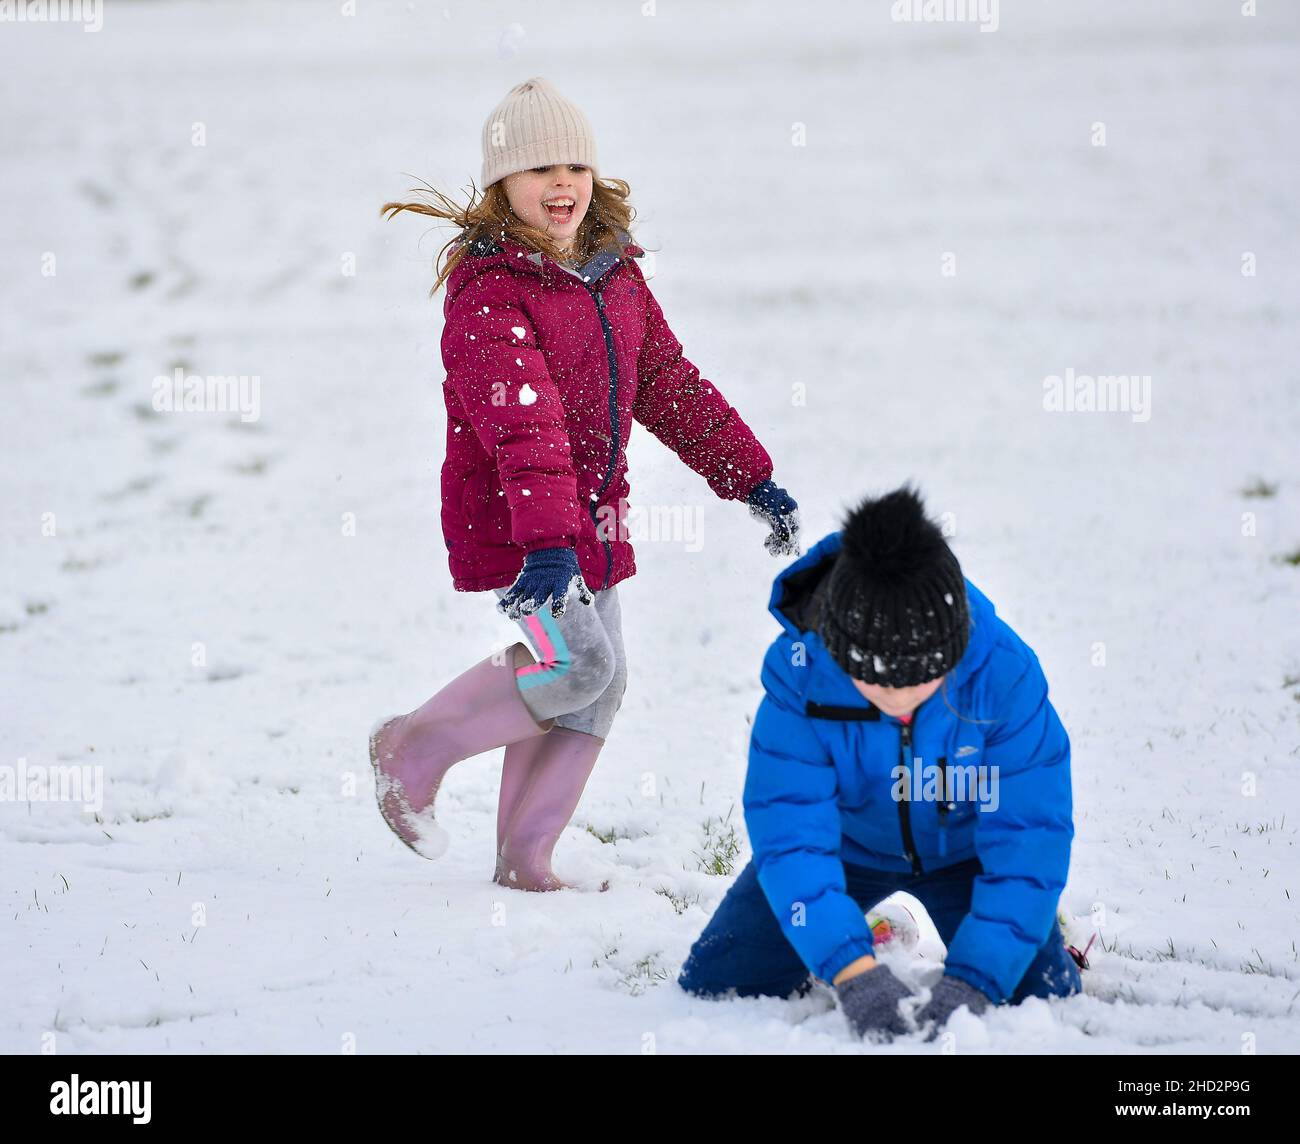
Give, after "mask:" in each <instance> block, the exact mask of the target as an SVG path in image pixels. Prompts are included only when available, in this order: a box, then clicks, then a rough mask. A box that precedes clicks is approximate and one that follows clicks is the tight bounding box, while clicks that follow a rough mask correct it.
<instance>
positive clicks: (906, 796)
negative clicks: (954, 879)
mask: <svg viewBox="0 0 1300 1144" xmlns="http://www.w3.org/2000/svg"><path fill="white" fill-rule="evenodd" d="M900 730H901V732H902V733H901V734H900V735H899V737H898V761H899V764H900V765H901V766H902V768H903V773H904V776H905V782H906V786H904V788H903V797H902V798H900V799H899V800H898V825H899V828H900V830H901V831H902V834H903V855H904V856H905V857H906V858H907V859H908V861H910V862H911V863H912V873H913V874H921V873H924V871H923V870H922V869H921V858H920V856H919V855H918V854H917V852H916V842H915V841H914V840H913V838H912V808H911V806H910V804H909V800H910V798H911V794H912V725H911V724H910V723H904V724H902V726H901V728H900Z"/></svg>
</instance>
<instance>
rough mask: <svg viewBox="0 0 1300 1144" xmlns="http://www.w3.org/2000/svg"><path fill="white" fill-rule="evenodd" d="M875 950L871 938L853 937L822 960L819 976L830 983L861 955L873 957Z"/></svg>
mask: <svg viewBox="0 0 1300 1144" xmlns="http://www.w3.org/2000/svg"><path fill="white" fill-rule="evenodd" d="M875 952H876V947H875V946H874V945H872V944H871V939H870V938H858V937H855V938H851V939H850V940H848V941H846V942H845V943H844V944H843V945H841V946H840V947H839V948H838V949H837V950H836V951H835V952H834V953H832V954H831V955H830V957H828V958H827V959H826V960H825V961H823V962H822V965H821V969H820V970H818V972H817V976H818V977H820V978H821V979H822V980H823V981H824V982H826V984H827V985H829V984H831V982H833V981H834V980H835V975H836V974H837V973H838V972H839V971H840V970H841V969H843V968H844V967H845V966H846V965H849V964H851V963H852V962H855V961H857V960H858V958H859V957H873V956H875Z"/></svg>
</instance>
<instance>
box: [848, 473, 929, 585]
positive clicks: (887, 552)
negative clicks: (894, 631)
mask: <svg viewBox="0 0 1300 1144" xmlns="http://www.w3.org/2000/svg"><path fill="white" fill-rule="evenodd" d="M947 547H948V544H947V541H946V540H944V537H943V533H942V532H941V531H940V529H939V526H938V525H937V524H935V523H934V522H933V521H931V520H930V519H929V518H928V517H926V515H925V505H924V504H923V503H922V502H921V496H920V494H919V493H918V492H917V491H916V490H915V489H913V488H912V487H910V486H909V485H904V486H903V487H902V488H901V489H895V490H894V491H893V492H892V493H887V494H885V495H884V496H882V497H878V498H877V499H875V500H866V501H863V502H862V503H861V504H860V505H858V507H857V508H855V509H854V510H853V511H852V512H850V513H849V515H848V517H847V518H846V519H845V521H844V539H843V549H842V550H843V554H844V556H845V557H846V558H847V559H848V560H849V561H850V562H851V563H852V564H853V565H854V570H855V572H856V573H857V574H858V575H859V576H860V577H862V578H863V579H865V580H867V581H870V582H873V583H875V584H877V585H880V586H885V585H897V584H902V583H905V582H906V581H908V580H909V579H910V578H912V577H913V576H916V575H917V574H918V573H921V572H924V571H925V570H926V569H929V568H931V567H933V566H934V565H935V564H937V563H939V562H940V561H941V560H942V559H943V558H944V556H945V553H946V550H947Z"/></svg>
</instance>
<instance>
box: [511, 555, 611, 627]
mask: <svg viewBox="0 0 1300 1144" xmlns="http://www.w3.org/2000/svg"><path fill="white" fill-rule="evenodd" d="M574 589H577V592H578V599H579V600H581V601H582V602H583V603H584V604H590V603H591V602H592V601H593V600H594V599H595V598H596V597H595V596H593V595H592V594H591V589H590V588H588V587H587V585H586V584H585V583H583V580H582V572H581V571H580V570H579V569H578V554H577V553H576V552H574V550H573V549H572V548H539V549H537V550H536V551H535V552H530V553H529V554H528V555H527V556H525V557H524V566H523V568H522V569H521V570H520V573H519V575H518V576H517V577H516V578H515V582H514V583H513V584H511V585H510V588H509V590H508V591H507V592H506V594H505V595H504V596H502V597H501V600H500V602H499V603H498V604H497V609H498V610H499V611H502V612H504V613H505V614H506V615H507V616H509V617H510V618H511V619H512V620H519V619H522V618H523V617H524V616H531V615H532V614H533V613H534V612H535V611H537V610H538V609H539V608H541V607H542V605H543V604H545V603H546V601H547V600H550V601H551V615H552V616H554V617H555V618H556V619H557V620H558V619H559V618H560V617H561V616H562V615H564V605H565V599H566V597H567V596H568V595H569V593H570V592H571V591H573V590H574Z"/></svg>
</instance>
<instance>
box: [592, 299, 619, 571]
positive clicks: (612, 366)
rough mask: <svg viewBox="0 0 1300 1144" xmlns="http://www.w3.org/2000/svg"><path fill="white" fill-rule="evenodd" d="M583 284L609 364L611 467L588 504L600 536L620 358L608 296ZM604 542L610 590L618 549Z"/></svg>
mask: <svg viewBox="0 0 1300 1144" xmlns="http://www.w3.org/2000/svg"><path fill="white" fill-rule="evenodd" d="M583 285H584V286H586V287H587V291H588V292H589V293H590V294H591V297H592V300H593V301H594V302H595V303H596V314H597V316H598V317H599V318H600V328H601V332H602V333H603V334H604V335H605V357H606V358H607V359H608V361H609V428H610V441H609V464H608V466H607V467H606V469H605V477H604V480H602V481H601V482H600V488H598V489H597V490H596V493H595V495H594V496H593V497H592V498H591V500H590V501H589V502H588V504H587V511H588V512H589V513H590V514H591V523H592V524H593V525H596V531H597V534H598V535H599V532H600V526H599V524H597V521H596V513H597V512H598V511H599V507H600V498H601V496H602V495H604V492H605V490H606V489H607V488H608V487H609V482H610V481H611V480H613V478H614V469H615V468H616V467H617V465H618V446H619V438H620V437H621V436H622V432H621V430H620V428H619V419H618V355H617V354H616V353H615V350H614V331H613V329H612V328H611V327H610V324H609V318H608V317H606V315H605V293H604V291H603V290H598V289H597V288H596V287H594V286H588V285H587V283H585V282H584V283H583ZM614 524H615V527H616V528H617V527H618V515H617V509H616V510H615V518H614ZM600 542H601V544H603V545H604V546H605V579H604V580H603V581H602V582H601V585H600V587H601V590H602V591H603V590H604V589H605V588H608V587H609V578H610V576H611V575H612V574H613V571H614V548H613V545H611V544H610V542H609V537H608V536H601V538H600Z"/></svg>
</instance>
